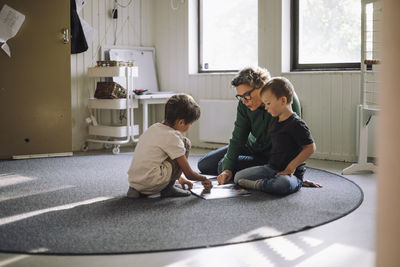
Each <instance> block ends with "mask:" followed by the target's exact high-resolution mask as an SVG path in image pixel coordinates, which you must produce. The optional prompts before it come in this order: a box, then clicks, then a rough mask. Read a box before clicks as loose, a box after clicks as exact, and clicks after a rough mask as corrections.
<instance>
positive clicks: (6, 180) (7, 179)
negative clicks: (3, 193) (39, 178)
mask: <svg viewBox="0 0 400 267" xmlns="http://www.w3.org/2000/svg"><path fill="white" fill-rule="evenodd" d="M35 179H36V178H32V177H27V176H23V175H19V174H0V187H5V186H10V185H15V184H21V183H26V182H30V181H32V180H35Z"/></svg>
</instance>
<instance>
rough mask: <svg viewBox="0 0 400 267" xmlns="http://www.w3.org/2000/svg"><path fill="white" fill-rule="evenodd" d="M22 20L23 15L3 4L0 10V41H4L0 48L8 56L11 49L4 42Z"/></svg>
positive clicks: (14, 32)
mask: <svg viewBox="0 0 400 267" xmlns="http://www.w3.org/2000/svg"><path fill="white" fill-rule="evenodd" d="M24 20H25V15H23V14H21V13H20V12H18V11H17V10H15V9H13V8H11V7H9V6H8V5H4V6H3V8H2V9H1V11H0V43H4V44H3V45H2V46H1V48H2V49H3V50H4V52H6V54H7V55H8V56H9V57H11V51H10V47H9V46H8V45H7V43H6V42H7V41H8V40H9V39H11V38H12V37H14V36H15V35H16V34H17V32H18V31H19V29H20V28H21V25H22V23H23V22H24Z"/></svg>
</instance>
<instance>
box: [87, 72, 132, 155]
mask: <svg viewBox="0 0 400 267" xmlns="http://www.w3.org/2000/svg"><path fill="white" fill-rule="evenodd" d="M88 76H89V77H93V78H97V79H95V80H96V81H97V80H99V79H101V78H107V77H125V79H126V84H125V86H126V87H125V88H126V89H127V90H126V91H127V96H126V98H121V99H96V98H94V90H92V92H91V93H90V98H89V101H88V108H89V113H90V118H88V119H87V121H88V123H89V124H90V125H89V138H88V139H86V141H85V143H84V144H83V146H82V150H83V151H87V150H88V144H89V142H94V143H102V144H104V147H105V148H111V147H113V150H112V152H113V154H118V153H119V152H120V148H119V147H120V145H121V144H126V143H129V142H130V141H131V140H132V141H133V142H137V141H138V139H135V136H138V135H139V126H138V125H135V124H134V109H135V108H137V107H138V100H137V99H135V98H134V96H133V92H132V88H133V86H132V77H137V76H138V67H125V66H124V67H120V66H113V67H92V68H89V69H88ZM89 91H90V90H89ZM102 110H109V111H110V113H111V115H113V114H112V112H113V111H116V110H119V111H120V112H121V111H122V112H123V113H125V114H126V115H125V116H126V123H119V124H118V125H115V124H112V125H110V124H108V125H107V124H102V122H103V121H102V118H101V114H102ZM124 119H125V118H124ZM121 121H122V120H121Z"/></svg>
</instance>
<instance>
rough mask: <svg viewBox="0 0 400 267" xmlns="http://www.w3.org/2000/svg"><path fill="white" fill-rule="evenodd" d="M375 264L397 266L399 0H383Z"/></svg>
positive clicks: (399, 217) (399, 231)
mask: <svg viewBox="0 0 400 267" xmlns="http://www.w3.org/2000/svg"><path fill="white" fill-rule="evenodd" d="M383 12H384V14H385V15H384V29H385V30H384V42H383V45H384V48H385V49H384V55H383V66H382V67H383V72H382V73H383V74H382V81H383V85H382V87H381V88H380V89H381V114H380V117H381V120H380V127H379V148H378V153H379V154H378V156H379V166H378V167H379V175H378V206H377V207H378V211H377V243H376V247H377V250H376V252H377V254H376V266H379V267H397V266H400V253H399V251H400V208H399V204H400V194H399V189H400V164H399V162H400V160H399V151H400V139H399V133H400V118H399V114H400V113H399V99H400V76H399V71H398V67H399V62H400V52H399V47H400V27H399V23H400V21H399V14H400V2H399V1H398V0H385V1H384V6H383Z"/></svg>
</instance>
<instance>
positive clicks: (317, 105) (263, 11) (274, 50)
mask: <svg viewBox="0 0 400 267" xmlns="http://www.w3.org/2000/svg"><path fill="white" fill-rule="evenodd" d="M189 2H190V4H192V3H193V2H195V1H193V2H192V1H190V0H186V1H185V4H184V6H181V7H180V8H179V9H178V10H172V9H171V8H169V4H170V1H169V0H154V1H153V3H154V9H155V11H154V14H155V21H154V36H155V39H154V40H155V46H156V49H157V51H158V52H157V53H158V56H157V64H158V72H159V80H160V84H161V88H162V89H163V90H172V91H183V92H186V93H190V94H192V95H193V96H194V97H195V98H196V99H197V100H199V99H204V98H205V99H207V98H217V99H234V92H233V91H232V89H231V88H230V85H229V84H230V80H231V79H232V78H233V75H232V74H198V75H189V74H188V69H189V66H188V42H189V40H188V27H189V26H188V20H189V18H188V3H189ZM284 2H285V1H284ZM281 14H282V1H276V0H260V1H259V49H260V51H259V65H260V66H262V67H266V68H267V69H269V70H270V72H271V74H272V75H283V76H286V77H288V78H289V79H290V80H291V81H292V82H293V84H294V86H295V88H296V91H297V93H298V95H299V97H300V100H301V103H302V106H303V112H304V119H305V120H306V122H307V123H308V125H309V127H310V128H311V131H312V133H313V136H314V138H315V141H316V144H317V152H316V153H315V155H314V157H317V158H326V159H335V160H345V161H354V160H356V139H355V138H356V107H357V104H358V102H359V87H360V86H359V84H360V81H359V80H360V75H359V72H323V73H283V72H282V62H281V61H282V60H281V59H282V49H281V47H282V41H281V40H282V38H284V36H282V34H281V30H280V29H281V27H282V26H281V25H282V16H281ZM285 45H286V43H285ZM284 52H285V51H284ZM197 127H198V124H194V125H193V127H192V128H191V129H190V131H189V138H190V139H191V140H192V143H193V145H194V146H201V147H213V146H215V145H214V144H209V143H202V142H200V141H199V140H198V128H197Z"/></svg>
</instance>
